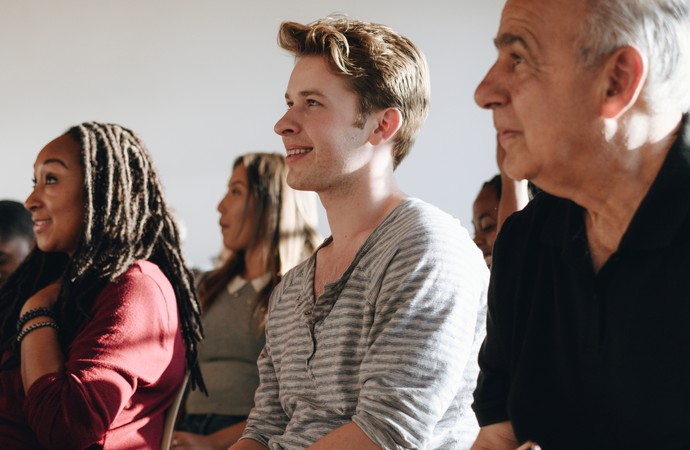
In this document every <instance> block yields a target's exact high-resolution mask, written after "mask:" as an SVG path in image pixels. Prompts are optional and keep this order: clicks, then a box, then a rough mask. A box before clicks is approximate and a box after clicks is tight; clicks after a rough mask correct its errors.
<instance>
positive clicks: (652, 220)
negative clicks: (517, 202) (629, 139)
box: [542, 114, 690, 250]
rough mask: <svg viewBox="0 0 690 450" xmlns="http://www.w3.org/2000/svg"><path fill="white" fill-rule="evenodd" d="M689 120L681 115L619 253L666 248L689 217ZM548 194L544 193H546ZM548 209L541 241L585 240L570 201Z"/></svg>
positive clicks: (580, 214)
mask: <svg viewBox="0 0 690 450" xmlns="http://www.w3.org/2000/svg"><path fill="white" fill-rule="evenodd" d="M689 122H690V120H688V115H687V114H686V115H684V116H683V122H682V124H681V129H680V130H679V133H678V137H677V139H676V140H675V142H674V143H673V145H672V146H671V148H670V149H669V151H668V154H667V155H666V159H665V160H664V163H663V164H662V166H661V169H660V170H659V173H658V174H657V176H656V178H655V179H654V182H653V183H652V185H651V187H650V188H649V191H648V192H647V194H646V195H645V197H644V198H643V199H642V202H641V203H640V206H639V207H638V209H637V211H636V212H635V215H634V216H633V218H632V220H631V221H630V224H629V225H628V229H627V230H626V232H625V234H624V235H623V237H622V239H621V243H620V245H619V250H622V249H633V248H637V249H652V248H659V247H664V246H666V245H669V244H670V243H671V242H672V241H673V240H674V239H675V238H676V236H677V234H678V232H679V231H680V228H681V226H682V225H683V223H684V222H685V220H686V218H687V217H688V215H689V214H690V123H689ZM546 195H548V194H546ZM559 200H560V201H563V202H565V203H566V204H565V205H564V207H555V208H552V209H551V211H550V212H549V213H548V216H547V217H546V221H545V223H544V225H545V226H544V228H543V233H542V241H543V242H546V243H549V244H553V245H557V246H560V247H562V248H563V249H564V250H566V249H569V248H570V249H572V248H573V247H572V246H573V245H577V246H578V247H579V245H580V244H582V240H583V239H584V240H585V242H586V237H585V230H584V209H583V208H582V207H580V206H579V205H577V204H575V203H574V202H572V201H570V200H566V199H559Z"/></svg>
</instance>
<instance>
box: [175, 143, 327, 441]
mask: <svg viewBox="0 0 690 450" xmlns="http://www.w3.org/2000/svg"><path fill="white" fill-rule="evenodd" d="M286 177H287V166H286V165H285V158H284V157H283V156H282V155H280V154H278V153H248V154H246V155H243V156H240V157H239V158H237V159H236V160H235V163H234V165H233V172H232V176H231V178H230V182H229V184H228V191H227V193H226V195H225V197H223V199H222V200H221V202H220V204H219V205H218V211H219V212H220V214H221V216H220V221H219V223H220V226H221V230H222V233H223V244H224V246H225V248H226V249H227V250H228V251H229V256H228V257H227V258H226V260H225V262H224V263H223V264H222V265H221V266H220V267H219V268H218V269H216V270H214V271H212V272H210V273H208V274H206V275H205V276H204V277H203V278H202V281H201V282H200V284H199V290H198V291H199V299H200V301H201V304H202V308H203V317H204V330H205V335H206V338H205V340H204V342H203V343H202V345H201V346H200V349H199V361H200V365H201V368H202V371H203V373H204V378H205V380H206V385H207V388H208V391H209V396H208V397H205V396H203V394H202V395H198V394H197V393H196V392H192V393H190V395H189V397H188V398H187V401H186V416H185V417H184V419H183V421H182V423H181V424H180V426H179V427H178V428H179V430H180V431H178V432H176V433H175V434H174V436H173V448H182V449H184V448H190V449H191V448H194V449H216V448H218V449H226V448H227V447H228V446H229V445H231V444H233V443H234V442H235V441H236V440H237V439H239V437H240V436H241V434H242V431H243V429H244V424H245V419H246V417H247V415H248V414H249V410H250V409H251V407H252V406H253V400H254V391H255V389H256V387H257V386H258V384H259V373H258V369H257V366H256V360H257V358H258V356H259V352H260V351H261V349H262V348H263V345H264V333H263V331H264V325H265V322H266V312H267V306H268V298H269V295H270V293H271V291H272V290H273V288H274V287H275V286H276V285H277V284H278V282H279V281H280V279H281V277H282V276H283V274H284V273H285V272H287V271H288V270H289V269H291V268H292V267H294V266H295V265H296V264H297V263H299V262H300V261H302V260H303V259H305V258H306V257H308V256H309V255H311V253H312V252H313V251H314V250H315V249H316V246H317V245H318V243H319V236H318V234H317V231H316V199H315V195H314V194H313V193H311V192H300V191H296V190H293V189H292V188H290V187H288V185H287V182H286Z"/></svg>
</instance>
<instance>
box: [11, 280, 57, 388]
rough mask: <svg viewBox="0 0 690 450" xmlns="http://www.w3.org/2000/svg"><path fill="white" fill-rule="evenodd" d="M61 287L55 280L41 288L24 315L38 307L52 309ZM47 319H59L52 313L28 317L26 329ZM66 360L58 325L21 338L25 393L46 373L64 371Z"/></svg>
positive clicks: (27, 306)
mask: <svg viewBox="0 0 690 450" xmlns="http://www.w3.org/2000/svg"><path fill="white" fill-rule="evenodd" d="M59 291H60V284H59V283H53V284H50V285H48V286H46V287H45V288H43V289H41V290H40V291H38V292H37V293H36V294H34V295H33V296H32V297H31V298H29V300H27V301H26V303H25V304H24V306H23V307H22V310H21V313H20V317H22V316H23V315H24V314H25V313H27V312H28V311H31V310H33V309H36V308H46V309H52V307H53V305H54V304H55V300H56V299H57V295H58V292H59ZM45 322H52V323H56V322H55V320H54V319H52V318H50V317H48V316H38V317H35V318H33V319H31V320H29V321H27V322H26V323H25V324H24V326H23V327H22V330H27V329H30V327H32V326H35V325H36V324H39V323H45ZM58 326H59V324H58ZM64 363H65V357H64V355H63V354H62V350H61V349H60V344H59V343H58V333H57V329H56V328H53V327H50V326H44V327H40V328H36V329H34V330H33V331H30V332H28V333H27V334H26V335H24V337H23V338H22V341H21V376H22V384H23V386H24V393H26V392H27V391H28V390H29V388H30V387H31V385H32V384H33V383H34V381H36V380H37V379H39V378H41V377H42V376H43V375H46V374H48V373H54V372H62V371H64V368H65V366H64Z"/></svg>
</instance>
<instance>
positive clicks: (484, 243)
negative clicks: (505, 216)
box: [472, 186, 498, 266]
mask: <svg viewBox="0 0 690 450" xmlns="http://www.w3.org/2000/svg"><path fill="white" fill-rule="evenodd" d="M472 223H473V225H474V243H475V244H477V247H479V249H480V250H481V251H482V253H483V254H484V260H485V261H486V264H487V265H488V266H491V253H492V252H493V249H494V241H495V240H496V232H497V225H498V194H497V192H496V188H494V187H493V186H486V187H484V188H483V189H482V190H481V191H479V194H478V195H477V198H476V199H475V200H474V205H473V206H472Z"/></svg>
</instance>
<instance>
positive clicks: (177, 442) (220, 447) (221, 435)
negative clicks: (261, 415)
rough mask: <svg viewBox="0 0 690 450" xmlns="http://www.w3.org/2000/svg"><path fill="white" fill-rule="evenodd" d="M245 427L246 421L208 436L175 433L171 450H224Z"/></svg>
mask: <svg viewBox="0 0 690 450" xmlns="http://www.w3.org/2000/svg"><path fill="white" fill-rule="evenodd" d="M246 425H247V421H246V420H243V421H242V422H238V423H236V424H233V425H230V426H229V427H226V428H223V429H221V430H218V431H216V432H215V433H213V434H209V435H208V436H204V435H201V434H195V433H187V432H184V431H176V432H175V433H173V438H172V448H174V449H180V450H187V449H188V450H226V449H227V448H228V447H229V446H231V445H232V444H234V443H235V442H237V441H238V440H239V439H240V438H241V437H242V432H243V431H244V427H245V426H246ZM254 442H256V441H254Z"/></svg>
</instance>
